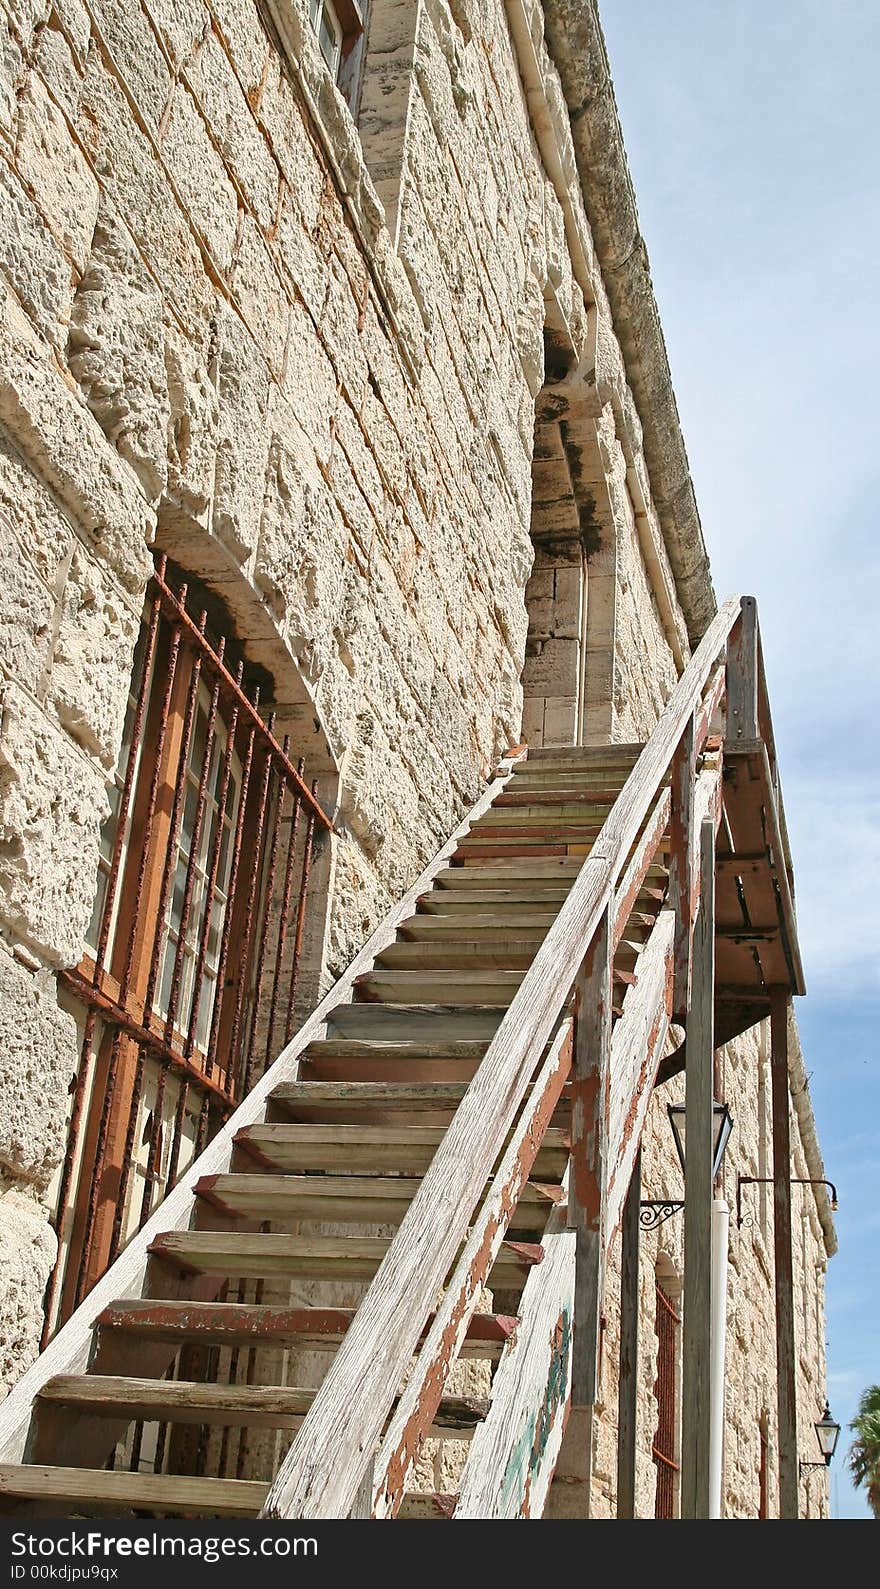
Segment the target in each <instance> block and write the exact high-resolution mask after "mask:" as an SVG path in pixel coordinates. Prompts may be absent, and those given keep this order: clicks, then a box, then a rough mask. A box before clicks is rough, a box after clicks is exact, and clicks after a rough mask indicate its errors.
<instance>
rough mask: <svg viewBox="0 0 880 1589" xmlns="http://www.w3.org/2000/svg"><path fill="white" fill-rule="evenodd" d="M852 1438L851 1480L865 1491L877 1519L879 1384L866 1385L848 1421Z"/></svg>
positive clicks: (879, 1489) (879, 1515) (879, 1508)
mask: <svg viewBox="0 0 880 1589" xmlns="http://www.w3.org/2000/svg"><path fill="white" fill-rule="evenodd" d="M850 1428H851V1430H852V1431H853V1434H854V1435H855V1440H854V1441H853V1443H852V1445H851V1446H850V1448H849V1457H848V1459H847V1460H848V1462H849V1470H850V1472H851V1474H852V1476H853V1482H854V1483H855V1485H856V1486H857V1487H862V1488H864V1489H866V1490H867V1492H868V1505H869V1506H870V1508H871V1511H872V1512H873V1513H874V1516H875V1517H876V1518H878V1519H880V1385H869V1386H868V1389H867V1390H866V1391H865V1393H864V1395H863V1396H862V1399H861V1401H860V1402H859V1410H858V1412H857V1414H856V1416H855V1418H854V1419H853V1421H852V1423H851V1424H850Z"/></svg>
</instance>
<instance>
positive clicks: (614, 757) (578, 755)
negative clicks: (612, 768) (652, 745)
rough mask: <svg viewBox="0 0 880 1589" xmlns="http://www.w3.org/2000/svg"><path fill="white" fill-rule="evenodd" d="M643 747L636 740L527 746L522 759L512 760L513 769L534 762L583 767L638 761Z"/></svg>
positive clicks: (527, 765) (516, 770)
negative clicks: (598, 743) (568, 762)
mask: <svg viewBox="0 0 880 1589" xmlns="http://www.w3.org/2000/svg"><path fill="white" fill-rule="evenodd" d="M644 748H645V747H644V744H642V743H640V742H638V741H636V740H614V741H613V742H612V743H611V744H609V745H546V746H539V747H537V748H535V749H534V750H533V749H532V747H531V746H529V751H528V754H527V756H526V757H525V759H524V760H523V761H517V762H514V767H513V770H514V772H518V771H519V769H520V768H526V767H530V766H534V764H535V763H536V762H539V763H540V764H541V765H542V766H543V765H545V764H547V763H550V764H551V765H552V764H554V763H558V762H564V761H570V762H573V763H576V764H577V765H579V766H584V767H595V766H596V765H605V764H606V763H608V764H614V765H628V764H630V763H632V762H635V761H638V759H639V757H640V755H641V754H642V751H643V750H644Z"/></svg>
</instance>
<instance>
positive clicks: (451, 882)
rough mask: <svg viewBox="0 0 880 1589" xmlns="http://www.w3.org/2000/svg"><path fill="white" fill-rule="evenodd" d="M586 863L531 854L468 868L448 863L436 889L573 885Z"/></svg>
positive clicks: (575, 859)
mask: <svg viewBox="0 0 880 1589" xmlns="http://www.w3.org/2000/svg"><path fill="white" fill-rule="evenodd" d="M582 865H583V862H582V861H581V860H579V859H578V858H577V857H574V858H572V857H571V856H565V855H561V856H551V857H550V859H549V860H546V859H544V858H543V857H542V856H540V855H539V856H533V857H532V858H531V859H529V857H528V856H526V857H524V858H523V859H522V860H513V861H510V860H507V861H505V860H501V861H491V862H490V861H487V862H486V864H485V866H480V867H479V868H477V869H471V870H469V871H465V870H464V868H463V867H461V866H448V867H446V868H445V869H444V870H443V871H442V872H438V874H437V876H436V878H435V879H434V890H437V889H445V888H455V889H459V888H490V887H497V888H515V887H519V886H520V885H521V884H524V883H537V884H542V883H549V884H552V885H553V886H554V887H556V888H560V887H562V886H563V885H565V886H566V887H567V888H570V887H571V885H572V883H573V882H574V880H575V878H576V877H577V874H578V872H579V871H580V869H581V866H582Z"/></svg>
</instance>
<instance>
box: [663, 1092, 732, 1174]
mask: <svg viewBox="0 0 880 1589" xmlns="http://www.w3.org/2000/svg"><path fill="white" fill-rule="evenodd" d="M667 1111H668V1114H669V1124H670V1125H671V1127H672V1135H673V1138H674V1141H675V1150H676V1152H677V1154H678V1158H679V1162H680V1164H681V1173H682V1175H683V1174H684V1159H685V1147H684V1144H685V1105H684V1104H683V1103H671V1104H667ZM732 1129H733V1118H732V1116H731V1113H730V1110H729V1109H728V1107H727V1104H726V1103H713V1105H712V1130H713V1140H714V1146H713V1150H712V1179H713V1181H714V1179H715V1177H716V1175H717V1174H718V1171H719V1170H720V1168H721V1161H722V1159H723V1158H724V1153H725V1150H726V1148H727V1144H728V1141H729V1140H730V1133H731V1131H732Z"/></svg>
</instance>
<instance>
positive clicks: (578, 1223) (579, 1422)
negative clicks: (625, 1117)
mask: <svg viewBox="0 0 880 1589" xmlns="http://www.w3.org/2000/svg"><path fill="white" fill-rule="evenodd" d="M610 1055H611V919H610V909H609V908H606V909H605V910H604V911H603V913H602V918H601V921H600V923H599V926H598V928H597V929H596V935H595V938H594V940H593V947H592V949H591V951H590V953H589V954H588V956H587V958H586V960H585V961H584V964H583V966H582V968H581V970H580V972H579V974H578V978H577V981H576V983H575V1034H574V1055H573V1064H572V1101H571V1121H572V1129H571V1175H570V1179H569V1202H568V1208H569V1224H570V1225H572V1226H573V1228H574V1231H575V1241H576V1247H575V1295H574V1342H573V1348H572V1368H571V1411H570V1414H569V1430H567V1431H566V1433H567V1436H568V1434H569V1433H570V1435H571V1440H568V1439H567V1442H566V1443H567V1446H568V1448H569V1449H568V1450H567V1451H566V1453H565V1456H566V1466H567V1468H568V1469H569V1471H570V1470H571V1467H572V1464H573V1462H574V1464H575V1465H576V1467H577V1469H578V1472H579V1476H580V1477H581V1479H582V1480H583V1485H584V1489H583V1509H584V1510H583V1515H584V1516H586V1517H589V1515H590V1509H591V1506H590V1503H591V1488H592V1482H591V1481H592V1471H593V1447H594V1439H595V1430H594V1408H595V1402H596V1388H597V1379H598V1366H599V1316H600V1312H601V1308H602V1293H603V1289H604V1281H605V1235H606V1232H605V1212H606V1201H607V1192H608V1185H607V1182H608V1163H607V1150H608V1083H609V1071H610ZM572 1442H574V1443H575V1444H576V1446H577V1450H576V1451H572V1450H571V1445H572Z"/></svg>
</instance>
